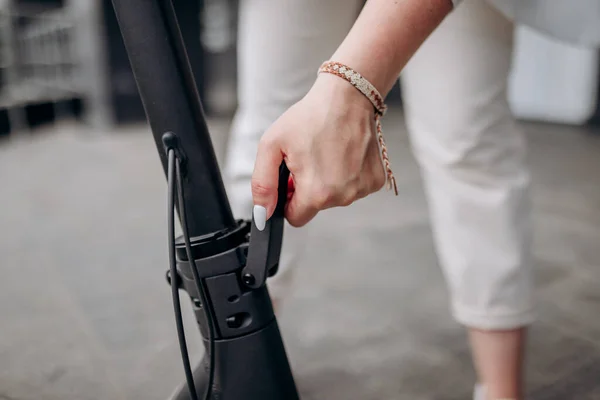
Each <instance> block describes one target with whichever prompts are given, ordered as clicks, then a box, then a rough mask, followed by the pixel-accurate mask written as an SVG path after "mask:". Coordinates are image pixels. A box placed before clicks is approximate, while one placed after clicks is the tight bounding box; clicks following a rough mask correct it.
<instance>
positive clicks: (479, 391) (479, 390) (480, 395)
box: [473, 383, 485, 400]
mask: <svg viewBox="0 0 600 400" xmlns="http://www.w3.org/2000/svg"><path fill="white" fill-rule="evenodd" d="M473 400H485V388H484V387H483V386H482V385H481V384H479V383H478V384H476V385H475V388H474V389H473Z"/></svg>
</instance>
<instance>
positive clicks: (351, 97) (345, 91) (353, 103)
mask: <svg viewBox="0 0 600 400" xmlns="http://www.w3.org/2000/svg"><path fill="white" fill-rule="evenodd" d="M311 91H314V92H316V93H318V96H321V97H322V98H325V99H327V101H328V102H331V103H332V104H341V105H343V106H344V107H351V108H352V109H354V110H356V111H361V110H364V111H365V112H367V113H368V114H369V115H374V114H375V109H374V107H373V104H372V103H371V101H370V100H369V99H368V98H367V97H365V95H363V94H362V93H361V92H360V91H359V90H358V89H356V88H355V87H354V86H352V84H351V83H350V82H348V81H346V80H345V79H343V78H340V77H338V76H335V75H332V74H319V75H318V76H317V79H316V80H315V83H314V85H313V89H312V90H311Z"/></svg>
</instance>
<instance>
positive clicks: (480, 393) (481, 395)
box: [473, 383, 511, 400]
mask: <svg viewBox="0 0 600 400" xmlns="http://www.w3.org/2000/svg"><path fill="white" fill-rule="evenodd" d="M473 400H485V387H484V386H483V385H481V384H479V383H478V384H476V385H475V388H474V389H473ZM498 400H511V399H498Z"/></svg>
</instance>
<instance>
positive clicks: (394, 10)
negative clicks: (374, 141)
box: [331, 0, 453, 97]
mask: <svg viewBox="0 0 600 400" xmlns="http://www.w3.org/2000/svg"><path fill="white" fill-rule="evenodd" d="M452 7H453V6H452V1H451V0H368V1H367V2H366V4H365V6H364V8H363V10H362V12H361V14H360V16H359V17H358V19H357V20H356V22H355V24H354V26H353V27H352V29H351V30H350V32H349V33H348V35H347V36H346V38H345V39H344V41H343V42H342V44H341V45H340V47H339V48H338V49H337V51H336V52H335V54H334V55H333V56H332V58H331V59H332V60H334V61H338V62H341V63H344V64H346V65H348V66H349V67H351V68H353V69H354V70H356V71H358V72H359V73H360V74H362V75H363V76H364V77H365V78H366V79H367V80H369V81H370V82H371V83H372V84H373V85H374V86H375V87H376V88H377V89H378V90H379V91H380V92H381V94H382V95H383V96H384V97H385V96H386V95H387V93H388V92H389V91H390V90H391V89H392V87H393V85H394V83H395V82H396V80H397V79H398V76H399V74H400V72H401V71H402V68H404V66H405V65H406V63H407V62H408V60H409V59H410V58H411V57H412V55H413V54H414V53H415V52H416V51H417V49H418V48H419V47H420V46H421V44H423V42H424V41H425V39H427V37H428V36H429V35H430V34H431V33H432V32H433V31H434V30H435V29H436V27H437V26H438V25H439V24H440V23H441V22H442V21H443V19H444V17H445V16H446V15H447V14H448V13H449V12H450V11H451V10H452Z"/></svg>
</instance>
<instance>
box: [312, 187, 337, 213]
mask: <svg viewBox="0 0 600 400" xmlns="http://www.w3.org/2000/svg"><path fill="white" fill-rule="evenodd" d="M334 197H335V195H334V191H333V190H332V189H331V187H329V186H319V187H318V188H315V189H313V190H312V195H311V204H312V205H313V206H314V207H316V208H317V209H319V210H321V209H324V208H326V207H327V206H329V204H331V202H332V201H333V199H334Z"/></svg>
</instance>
